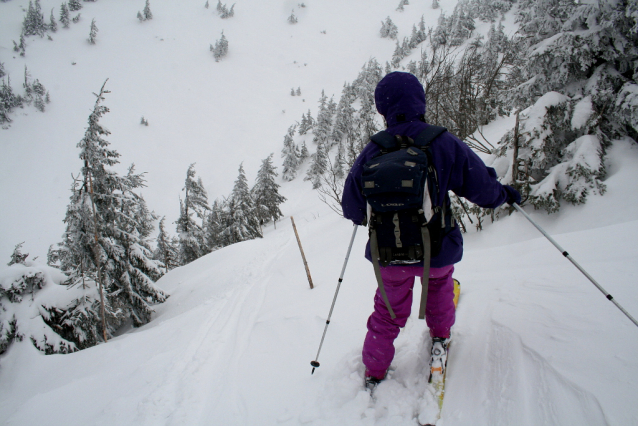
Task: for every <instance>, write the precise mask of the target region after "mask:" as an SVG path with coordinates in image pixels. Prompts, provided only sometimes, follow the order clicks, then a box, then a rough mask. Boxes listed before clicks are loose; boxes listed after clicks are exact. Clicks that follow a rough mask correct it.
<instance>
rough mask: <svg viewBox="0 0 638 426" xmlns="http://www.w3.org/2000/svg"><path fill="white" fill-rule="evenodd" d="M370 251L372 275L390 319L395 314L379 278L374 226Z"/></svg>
mask: <svg viewBox="0 0 638 426" xmlns="http://www.w3.org/2000/svg"><path fill="white" fill-rule="evenodd" d="M370 251H371V253H370V254H371V255H372V266H373V267H374V275H375V277H376V278H377V284H378V285H379V291H380V292H381V297H382V298H383V301H384V302H385V307H386V308H387V309H388V312H389V313H390V317H391V318H392V319H395V318H396V317H397V316H396V315H395V314H394V311H393V310H392V305H390V300H388V295H387V294H386V292H385V287H384V286H383V279H382V278H381V267H380V266H379V242H378V240H377V230H376V229H374V227H373V228H371V229H370ZM428 267H429V265H428Z"/></svg>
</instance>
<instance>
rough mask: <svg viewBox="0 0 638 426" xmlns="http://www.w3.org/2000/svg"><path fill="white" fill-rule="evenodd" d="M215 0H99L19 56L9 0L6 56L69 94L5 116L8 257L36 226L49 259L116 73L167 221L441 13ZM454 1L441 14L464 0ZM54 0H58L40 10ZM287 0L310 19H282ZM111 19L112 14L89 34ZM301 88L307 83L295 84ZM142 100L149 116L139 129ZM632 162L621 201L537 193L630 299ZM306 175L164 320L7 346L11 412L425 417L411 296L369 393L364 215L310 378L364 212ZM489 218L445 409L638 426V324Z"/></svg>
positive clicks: (17, 2)
mask: <svg viewBox="0 0 638 426" xmlns="http://www.w3.org/2000/svg"><path fill="white" fill-rule="evenodd" d="M203 3H204V1H203V0H202V1H201V2H200V1H198V2H173V3H170V4H169V3H167V2H164V3H160V2H155V3H151V5H150V6H151V9H152V11H153V15H154V17H153V20H152V21H146V22H143V23H140V22H138V21H137V19H136V18H135V14H136V13H137V11H138V10H141V9H142V7H143V6H142V3H141V2H140V3H137V4H132V3H130V2H128V1H124V0H111V1H110V2H96V3H91V2H85V3H83V5H84V8H83V9H82V10H81V13H82V17H83V18H82V20H81V21H80V23H79V24H75V25H72V26H71V29H70V30H68V31H67V30H64V29H61V28H60V29H59V30H58V33H56V34H54V35H53V38H54V42H49V41H48V40H46V39H43V40H40V39H35V38H31V39H29V40H28V41H27V42H28V43H29V45H28V47H27V58H26V59H22V58H19V57H17V58H16V59H12V58H11V57H10V56H11V55H10V53H11V52H9V47H8V46H9V45H10V40H11V39H12V38H16V37H17V34H18V33H19V23H18V24H16V23H15V22H14V21H15V13H18V16H20V19H21V16H22V12H19V7H20V6H22V7H25V6H26V5H27V4H28V2H26V1H24V0H12V1H10V2H7V3H1V6H0V7H2V11H3V12H2V13H0V46H2V49H1V50H0V55H1V58H2V59H1V61H2V62H4V63H5V66H6V67H7V69H8V70H9V71H10V72H11V75H12V81H13V84H14V88H15V85H16V84H17V83H18V81H19V80H20V78H19V76H21V75H22V74H21V73H22V71H23V64H24V63H25V62H26V63H27V64H28V66H29V70H30V72H31V74H32V75H33V77H34V78H38V79H40V81H41V82H42V83H43V84H44V85H45V86H46V87H47V88H48V89H49V90H50V91H51V98H52V103H51V104H50V105H47V108H48V109H47V111H46V112H45V113H44V114H40V113H36V112H35V110H34V109H33V108H26V109H25V110H19V111H18V112H17V114H14V122H13V123H12V125H11V128H10V129H8V130H0V147H1V149H2V152H3V155H2V157H1V159H0V161H1V163H0V165H1V167H0V198H1V199H2V200H3V207H2V221H1V224H0V241H2V246H1V247H0V259H2V258H4V259H5V261H8V257H9V253H10V252H11V250H12V249H13V246H14V245H15V244H16V243H18V242H20V241H23V240H27V243H25V249H24V250H23V251H24V252H30V251H31V252H32V256H33V255H40V256H44V253H45V252H46V248H47V247H48V245H49V244H51V243H55V242H57V241H58V240H59V238H60V235H61V233H62V230H63V224H62V223H61V220H62V218H63V214H64V211H65V210H64V209H65V206H66V204H67V202H68V196H69V195H70V193H69V191H68V189H69V186H70V183H71V178H70V174H71V173H74V174H76V173H77V171H78V170H79V166H80V164H79V160H78V158H77V154H78V152H77V149H76V148H75V144H76V143H77V141H79V140H80V139H81V137H82V135H83V132H84V127H85V126H86V119H87V117H88V114H89V112H90V109H91V107H92V105H93V102H94V98H93V97H92V95H91V92H95V91H97V90H98V88H99V86H101V84H102V83H103V81H104V79H105V78H106V77H110V80H109V83H107V88H109V89H110V90H112V93H111V94H109V95H107V99H106V101H105V104H106V105H107V106H109V108H111V113H109V114H107V115H106V116H105V118H104V123H105V125H106V126H107V127H108V128H109V129H110V130H111V131H112V132H113V134H112V135H110V136H109V137H108V140H109V141H110V142H111V143H112V147H113V148H115V149H117V150H118V151H119V152H120V153H121V154H122V167H123V170H124V168H125V167H127V166H128V164H129V163H130V162H135V163H136V165H137V169H138V170H141V171H144V170H146V171H148V175H147V179H148V188H147V189H146V190H145V191H144V195H145V197H146V199H147V201H148V203H149V206H150V207H151V208H153V209H155V210H156V212H158V213H160V214H162V215H164V214H166V215H167V216H168V219H169V221H170V222H172V221H173V220H174V219H175V218H176V216H177V213H178V206H179V201H178V197H179V195H180V189H181V187H182V186H183V179H184V177H185V171H186V169H187V168H188V165H189V164H190V163H192V162H194V161H197V166H196V170H197V173H198V176H200V175H201V176H203V180H204V184H205V186H206V188H207V190H208V191H209V199H211V200H212V199H214V198H215V197H216V196H221V195H223V194H227V193H229V191H230V189H231V187H232V184H233V182H234V180H235V178H236V170H237V167H238V165H239V163H241V162H242V161H244V166H245V168H246V170H247V172H248V175H249V176H248V178H249V181H251V182H252V178H254V176H255V175H256V172H257V170H258V167H259V164H260V161H261V160H262V159H263V158H266V157H267V156H268V155H269V154H270V152H275V153H276V155H275V157H276V159H277V158H278V153H279V151H280V150H281V146H282V141H283V136H284V135H285V133H286V129H287V128H288V127H289V126H290V124H291V123H292V122H294V120H298V119H299V118H300V117H301V114H302V113H305V112H306V111H307V110H308V108H311V109H312V110H313V113H315V111H316V106H317V103H316V100H317V99H318V98H319V96H320V93H321V90H322V89H326V93H327V94H329V93H335V94H336V95H337V96H338V94H339V93H340V90H341V85H342V83H343V81H346V80H347V81H352V79H354V78H355V77H356V74H357V72H358V71H359V69H360V67H361V66H362V65H363V63H364V62H365V61H366V60H367V59H368V58H369V57H370V56H376V57H377V59H379V61H380V62H382V63H383V62H385V60H386V59H389V58H390V57H391V54H392V50H393V48H394V45H393V43H392V42H389V41H388V40H384V39H381V38H380V37H378V30H379V26H380V21H382V20H383V19H385V17H386V16H388V15H389V16H391V18H392V19H393V21H394V22H395V23H396V24H397V25H398V26H399V37H403V35H409V32H410V31H411V27H412V24H413V23H416V22H418V20H419V19H420V16H421V14H422V13H425V15H426V19H428V20H429V22H428V25H432V24H433V23H434V22H435V21H436V18H438V14H439V13H440V12H439V11H436V13H428V12H429V11H430V10H429V5H430V4H431V2H430V1H429V0H427V1H417V0H412V1H411V2H410V3H411V4H410V5H409V6H406V7H405V11H404V12H403V13H401V12H395V11H394V9H395V8H396V6H397V4H398V3H395V2H393V3H391V4H383V3H384V2H374V3H371V2H364V1H362V0H353V1H349V2H338V1H336V0H334V1H332V0H331V1H328V0H326V1H323V2H317V3H316V4H315V3H313V2H310V1H305V3H306V5H307V8H305V9H297V8H296V4H297V2H291V1H282V2H280V3H277V4H276V5H274V6H273V5H272V4H267V2H257V1H248V0H243V1H241V2H238V4H237V6H236V8H235V17H234V18H231V19H229V20H223V21H222V20H221V19H219V18H218V17H217V16H215V15H214V4H211V9H208V10H206V9H204V7H203ZM211 3H212V2H211ZM440 4H441V6H442V8H444V10H446V11H448V12H451V8H452V7H453V5H454V3H453V2H452V1H442V2H440ZM53 6H56V7H57V6H58V5H57V4H55V3H53V2H48V1H45V0H43V1H42V9H43V10H45V11H46V10H50V8H51V7H53ZM292 8H295V15H297V17H298V18H299V22H298V23H297V24H295V25H290V24H288V23H287V22H285V19H286V18H287V16H289V14H290V10H291V9H292ZM415 10H416V11H417V12H416V13H414V11H415ZM94 15H95V18H96V22H97V25H98V28H99V29H100V32H99V33H98V36H97V44H96V45H95V46H89V45H88V42H86V38H87V36H88V29H89V23H90V20H91V19H92V17H93V16H94ZM11 16H13V17H14V19H13V20H11V19H9V17H11ZM45 17H48V14H47V13H45ZM353 17H356V19H354V20H353ZM222 29H224V34H226V36H227V37H228V39H229V43H230V50H229V55H228V56H227V57H226V58H224V59H222V60H221V61H220V62H219V63H215V62H214V59H213V58H212V57H211V56H210V53H209V52H208V46H209V44H210V43H211V42H214V40H216V39H218V38H219V35H220V33H221V30H222ZM248 29H249V30H248ZM324 29H325V30H326V34H321V32H320V31H322V30H324ZM161 39H163V41H162V40H161ZM194 40H197V41H198V42H195V41H194ZM326 58H330V60H327V59H326ZM406 60H409V59H406ZM71 61H75V62H76V65H71ZM294 61H297V63H295V62H294ZM305 63H307V65H304V64H305ZM298 86H300V87H301V91H302V96H301V97H291V96H290V95H289V92H290V89H291V88H292V87H295V88H296V87H298ZM302 99H305V100H306V101H305V102H303V101H302ZM541 100H542V102H540V101H539V103H537V104H536V106H537V107H541V106H543V107H544V106H547V105H555V104H558V103H560V102H563V101H564V100H563V99H561V98H560V96H557V94H550V95H547V98H541ZM282 110H286V112H285V113H283V112H282ZM142 115H144V117H146V118H147V119H149V127H146V126H140V125H139V120H140V117H141V116H142ZM530 115H532V114H530ZM540 115H542V114H540ZM511 126H512V121H511V118H510V119H508V120H501V121H500V122H499V123H498V124H497V125H496V126H494V127H490V128H486V129H485V132H484V134H485V135H486V136H487V137H488V138H489V139H490V140H491V139H492V137H493V138H494V139H493V140H495V141H496V140H498V139H499V138H500V135H502V134H503V133H504V131H505V130H507V129H508V128H511ZM492 135H493V136H492ZM586 142H587V140H583V141H581V144H580V145H579V146H581V147H583V146H584V145H586ZM589 142H592V141H591V140H589ZM229 147H230V148H229ZM584 152H585V154H587V153H588V152H591V151H589V150H585V151H584ZM574 153H575V157H574V158H576V154H577V153H578V151H577V150H575V151H574ZM580 158H583V159H584V158H587V157H586V156H584V157H580ZM637 162H638V146H637V145H636V143H635V142H634V141H631V140H628V139H627V140H620V141H614V142H613V145H612V147H611V148H610V149H609V150H608V155H607V163H606V164H605V166H606V169H607V172H608V174H607V178H606V179H605V184H606V186H607V192H606V194H605V195H604V196H600V195H592V196H590V197H588V201H587V204H585V205H582V206H572V205H565V206H563V207H562V208H561V211H560V212H559V213H557V214H554V215H547V214H545V213H544V212H540V211H533V210H532V209H531V208H527V209H526V210H527V212H528V213H530V215H531V216H532V217H533V219H534V220H535V221H537V222H538V223H539V224H540V225H541V226H542V227H543V228H544V229H545V230H547V232H549V233H550V234H551V235H552V236H553V237H554V238H555V239H556V240H557V241H558V242H559V243H560V244H561V245H562V246H563V247H565V249H566V250H568V251H569V253H570V255H571V256H572V257H574V258H575V259H576V260H577V261H578V262H579V263H580V264H581V265H582V266H583V267H585V269H587V271H588V272H589V273H590V274H591V275H593V276H594V277H595V278H596V279H598V280H599V282H600V283H601V284H602V285H603V287H605V288H606V289H607V291H609V292H610V293H611V294H612V295H613V296H614V297H615V299H616V300H617V301H618V302H619V303H620V304H621V305H623V306H624V307H625V308H626V309H627V310H628V311H629V312H631V313H632V314H633V315H634V316H636V315H638V287H636V286H635V285H634V282H635V279H634V277H635V276H636V275H637V274H638V264H637V263H636V262H635V259H636V258H637V257H638V246H637V245H636V244H635V240H636V237H637V236H638V215H637V213H636V212H638V198H637V197H635V196H632V195H633V194H634V193H635V188H636V184H635V182H636V181H638V168H636V167H635V165H636V164H637ZM275 163H276V164H277V161H276V162H275ZM277 165H280V164H277ZM279 172H281V168H279ZM304 174H305V172H304V170H300V172H299V176H300V177H301V176H304ZM300 177H298V178H297V179H296V180H294V181H292V182H290V183H283V182H280V183H282V188H281V193H282V195H284V196H285V197H286V198H287V199H288V201H287V202H286V203H285V204H284V205H283V206H282V210H283V212H284V214H285V215H286V217H285V218H284V219H283V220H282V221H280V222H278V223H277V226H276V229H275V227H274V226H273V225H269V226H267V227H265V228H264V234H265V235H264V238H263V239H257V240H252V241H247V242H243V243H240V244H236V245H233V246H230V247H227V248H224V249H222V250H219V251H216V252H214V253H211V254H210V255H208V256H205V257H203V258H200V259H198V260H197V261H195V262H193V263H191V264H189V265H187V266H184V267H181V268H178V269H175V270H173V271H171V272H170V273H169V274H167V275H166V276H164V277H163V278H162V279H161V280H159V281H158V283H157V285H158V287H160V288H161V289H162V290H164V291H166V292H167V293H169V294H170V297H169V299H168V300H167V301H166V302H165V303H164V304H162V305H159V306H157V307H156V313H155V315H154V319H153V321H152V322H151V323H149V324H148V325H146V326H144V327H141V328H137V329H132V330H130V331H128V332H126V333H123V334H121V335H119V336H118V337H115V338H114V339H112V340H111V341H109V342H108V343H107V344H100V345H98V346H96V347H93V348H89V349H86V350H82V351H79V352H75V353H72V354H68V355H49V356H45V355H42V354H41V353H40V352H38V351H37V350H36V349H35V348H34V347H33V345H32V344H31V342H30V341H29V339H25V340H24V341H22V342H16V343H14V344H13V345H12V347H11V348H10V350H9V351H8V352H7V353H5V354H3V355H2V356H0V383H1V384H2V385H1V386H0V424H3V425H7V426H9V425H11V426H13V425H19V426H22V425H33V424H46V425H54V426H55V425H68V426H72V425H82V426H85V425H114V424H117V425H209V424H219V425H246V424H249V425H313V426H319V425H333V424H339V425H343V426H351V425H352V426H354V425H411V426H413V425H414V424H415V422H416V416H417V415H418V414H419V413H420V414H421V416H422V417H421V420H423V419H424V417H427V416H432V415H433V404H434V402H433V400H432V398H431V394H430V392H431V391H430V389H429V387H428V385H427V384H426V380H425V379H426V378H425V371H426V370H427V362H428V360H427V349H428V347H429V337H428V332H427V328H426V326H425V324H424V323H423V322H422V321H419V320H417V319H416V311H417V308H418V307H417V306H416V305H417V304H418V297H415V302H414V303H415V306H414V309H413V317H412V318H411V319H410V320H409V321H408V324H407V326H406V328H405V329H404V330H403V331H402V332H401V334H400V335H399V338H398V339H397V341H396V346H397V355H396V357H395V361H394V363H393V366H392V370H393V371H392V372H391V378H390V379H389V380H387V381H385V382H383V383H382V384H381V385H380V386H379V387H378V389H377V392H376V399H375V400H371V399H370V397H369V395H368V394H367V393H366V392H365V391H363V390H362V382H363V366H362V364H361V346H362V343H363V339H364V336H365V332H366V320H367V317H368V315H369V314H370V312H371V310H372V304H373V300H372V298H373V294H374V291H375V289H376V282H375V278H374V273H373V270H372V267H371V265H370V263H369V262H368V261H366V260H365V259H364V258H363V251H364V245H365V241H366V232H365V230H363V229H359V231H358V233H357V237H356V239H355V242H354V248H353V251H352V254H351V256H350V260H349V262H348V265H347V268H346V272H345V276H344V281H343V284H342V286H341V289H340V292H339V296H338V299H337V302H336V305H335V310H334V313H333V316H332V319H331V323H330V326H329V328H328V331H327V335H326V340H325V343H324V345H323V348H322V351H321V354H320V356H319V361H320V362H321V367H320V368H318V369H317V370H316V372H315V373H314V375H311V374H310V371H311V366H310V361H311V360H313V359H315V357H316V351H317V348H318V345H319V341H320V339H321V335H322V333H323V331H324V328H325V325H326V318H327V315H328V311H329V308H330V305H331V303H332V300H333V297H334V295H335V290H336V288H337V281H338V277H339V274H340V272H341V268H342V266H343V261H344V258H345V254H346V250H347V246H348V243H349V241H350V237H351V235H352V232H353V228H352V225H351V224H350V223H349V222H347V221H345V220H343V219H341V218H339V217H338V216H337V215H335V214H334V213H333V212H332V211H331V210H330V209H329V207H328V206H326V205H324V204H322V203H321V202H319V201H318V199H317V193H316V192H314V191H312V190H311V189H310V183H309V182H304V181H303V180H302V179H301V178H300ZM171 212H173V213H171ZM171 215H172V216H171ZM289 216H294V218H295V223H296V226H297V229H298V231H299V234H300V239H301V242H302V244H303V247H304V252H305V254H306V257H307V259H308V263H309V267H310V271H311V273H312V278H313V282H314V284H315V289H314V290H310V288H309V285H308V282H307V278H306V273H305V269H304V266H303V263H302V261H301V256H300V254H299V249H298V247H297V241H296V239H295V236H294V233H293V230H292V225H291V223H290V219H289ZM484 228H485V230H484V231H482V232H478V233H477V232H470V233H469V234H467V235H466V236H465V256H464V260H463V261H462V262H460V263H459V264H458V265H457V267H456V272H455V277H456V278H458V279H459V280H460V281H461V283H462V294H461V299H460V302H459V308H458V312H457V322H456V325H455V327H454V329H453V342H452V346H451V351H450V358H449V369H448V377H447V388H446V396H445V403H444V406H443V412H442V419H441V421H440V422H439V423H438V424H439V425H440V426H455V425H468V424H472V425H512V424H517V425H534V426H536V425H538V424H544V425H557V424H583V425H601V424H607V425H618V426H621V425H630V424H638V406H637V405H636V404H635V401H634V400H635V384H636V383H637V382H638V358H637V357H636V356H635V354H636V353H638V329H636V327H635V326H634V325H633V324H632V323H631V322H629V320H628V319H627V318H625V317H624V316H623V315H622V313H621V312H620V311H618V310H617V309H616V308H615V307H614V306H613V304H612V303H609V301H607V300H606V299H605V298H604V296H603V295H602V294H601V293H600V292H599V291H598V290H597V289H596V288H595V287H594V286H593V285H592V284H591V283H590V282H589V281H588V280H587V279H586V278H585V277H584V276H582V275H581V274H580V273H579V272H578V271H577V270H576V269H575V268H574V267H573V266H572V265H571V264H570V263H569V262H568V261H567V260H566V259H565V258H564V257H563V256H562V255H561V254H560V253H559V252H558V251H557V250H556V249H555V248H554V247H553V246H552V245H551V244H550V243H549V242H548V241H547V240H546V239H544V238H543V237H542V236H541V235H540V234H539V233H538V231H537V230H536V229H535V228H533V226H532V225H531V224H529V223H528V222H527V221H526V219H525V218H524V217H522V216H521V215H519V214H517V213H514V214H512V215H511V216H509V217H505V218H503V219H501V220H499V222H497V223H495V224H484ZM168 229H169V230H170V227H168ZM170 231H171V232H172V230H170ZM3 274H5V273H3ZM5 276H6V275H3V280H4V277H5ZM9 278H10V277H9ZM59 278H60V277H57V278H56V277H53V279H59ZM3 285H4V281H3ZM51 287H52V288H54V286H53V285H52V286H51ZM58 287H59V286H58ZM417 292H418V290H417ZM31 316H32V317H37V314H35V313H34V312H31Z"/></svg>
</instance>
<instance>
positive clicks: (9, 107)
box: [0, 76, 23, 125]
mask: <svg viewBox="0 0 638 426" xmlns="http://www.w3.org/2000/svg"><path fill="white" fill-rule="evenodd" d="M22 102H23V100H22V97H20V96H19V95H16V94H15V93H13V89H12V88H11V79H10V78H9V76H7V78H6V80H5V79H4V78H3V79H2V82H1V83H0V125H3V124H5V123H10V122H11V117H9V113H11V111H13V109H14V108H16V107H20V106H21V105H22Z"/></svg>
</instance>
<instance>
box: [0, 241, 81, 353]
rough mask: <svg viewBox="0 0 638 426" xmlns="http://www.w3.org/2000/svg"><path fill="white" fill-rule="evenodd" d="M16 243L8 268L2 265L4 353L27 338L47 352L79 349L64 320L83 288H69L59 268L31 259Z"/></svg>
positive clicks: (0, 343)
mask: <svg viewBox="0 0 638 426" xmlns="http://www.w3.org/2000/svg"><path fill="white" fill-rule="evenodd" d="M21 246H22V244H18V246H16V248H15V250H14V252H13V254H12V256H11V262H9V264H8V266H9V267H8V268H2V269H0V354H2V353H4V352H6V351H7V350H8V349H9V347H10V345H11V344H12V343H13V342H14V341H16V340H17V341H22V340H24V339H25V338H26V339H29V340H30V341H31V343H32V344H33V345H34V346H35V347H36V348H37V349H38V350H40V351H42V352H44V353H46V354H52V353H69V352H73V351H75V350H77V349H78V346H77V345H76V344H75V343H74V342H73V339H67V338H65V336H66V332H67V331H68V329H69V327H68V325H67V324H65V323H64V321H60V317H61V315H60V314H64V313H66V310H67V308H68V307H69V306H70V305H72V304H73V302H74V299H75V298H77V297H81V295H82V290H81V289H79V288H69V287H67V286H66V285H64V284H65V281H66V279H67V277H66V276H65V275H64V274H63V273H61V272H60V271H59V270H58V269H55V268H52V267H50V266H47V265H44V264H41V263H38V262H35V261H32V260H27V258H28V256H29V255H28V254H23V253H22V252H21V251H20V249H21Z"/></svg>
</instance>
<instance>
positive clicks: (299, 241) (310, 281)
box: [290, 216, 315, 290]
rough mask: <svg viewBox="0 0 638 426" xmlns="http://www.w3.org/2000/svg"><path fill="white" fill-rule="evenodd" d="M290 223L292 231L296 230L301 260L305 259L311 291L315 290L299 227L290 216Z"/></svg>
mask: <svg viewBox="0 0 638 426" xmlns="http://www.w3.org/2000/svg"><path fill="white" fill-rule="evenodd" d="M290 221H291V222H292V229H294V230H295V237H297V244H299V251H300V252H301V258H302V259H303V264H304V266H305V267H306V275H308V282H309V283H310V289H311V290H312V289H313V288H315V287H314V286H313V285H312V277H311V276H310V268H308V262H306V255H305V254H304V253H303V247H301V240H300V239H299V233H298V232H297V227H296V226H295V219H293V218H292V216H290Z"/></svg>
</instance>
